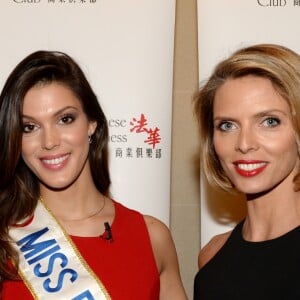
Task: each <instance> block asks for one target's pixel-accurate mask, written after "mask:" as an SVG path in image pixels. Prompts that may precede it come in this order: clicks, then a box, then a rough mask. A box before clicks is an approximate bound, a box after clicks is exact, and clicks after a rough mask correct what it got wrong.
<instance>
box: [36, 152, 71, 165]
mask: <svg viewBox="0 0 300 300" xmlns="http://www.w3.org/2000/svg"><path fill="white" fill-rule="evenodd" d="M68 157H69V154H67V155H64V156H61V157H57V158H52V159H42V162H43V163H44V164H47V165H59V164H61V163H62V162H64V161H65V160H66V159H67V158H68Z"/></svg>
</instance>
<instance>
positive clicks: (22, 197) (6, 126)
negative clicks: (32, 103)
mask: <svg viewBox="0 0 300 300" xmlns="http://www.w3.org/2000/svg"><path fill="white" fill-rule="evenodd" d="M51 82H59V83H60V84H63V85H65V86H66V87H67V88H69V89H70V90H71V91H73V93H74V94H75V95H76V97H77V98H78V99H79V101H80V102H81V105H82V107H83V110H84V112H85V114H86V115H87V118H88V119H89V120H90V121H96V122H97V128H96V130H95V132H94V134H93V137H92V140H93V142H92V143H91V144H90V150H89V161H90V167H91V173H92V176H93V180H94V183H95V185H96V187H97V189H98V190H99V191H100V192H101V193H103V194H105V195H107V194H108V189H109V185H110V176H109V170H108V150H107V144H108V127H107V121H106V117H105V115H104V113H103V111H102V109H101V107H100V105H99V102H98V99H97V96H96V95H95V93H94V92H93V90H92V88H91V86H90V84H89V82H88V81H87V79H86V77H85V75H84V73H83V71H82V70H81V68H80V67H79V66H78V64H77V63H76V62H75V61H74V59H72V58H71V57H70V56H68V55H67V54H65V53H62V52H58V51H37V52H34V53H32V54H30V55H29V56H27V57H26V58H24V59H23V60H22V61H21V62H20V63H19V64H18V65H17V66H16V67H15V68H14V70H13V71H12V72H11V74H10V75H9V77H8V78H7V80H6V82H5V84H4V87H3V89H2V92H1V95H0V128H1V129H0V130H1V131H0V145H1V150H0V280H1V282H3V280H5V279H6V278H13V277H15V275H16V274H15V273H14V272H12V270H11V268H8V267H7V266H8V265H7V263H8V261H12V262H13V263H14V264H15V265H17V264H18V256H17V254H16V253H15V251H14V250H13V248H12V246H11V242H10V238H9V227H10V226H11V225H12V224H15V223H17V222H19V221H20V220H22V219H24V218H25V217H28V216H30V215H32V214H33V212H34V209H35V207H36V205H37V201H38V198H39V194H40V191H39V181H38V179H37V178H36V176H35V175H34V174H33V173H32V172H31V170H30V169H29V168H28V167H27V165H26V164H25V163H24V161H23V159H22V156H21V152H22V149H21V147H22V132H23V128H22V127H23V124H22V110H23V100H24V97H25V95H26V93H27V92H28V90H29V89H30V88H32V87H33V86H35V85H37V84H49V83H51Z"/></svg>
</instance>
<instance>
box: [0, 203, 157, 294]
mask: <svg viewBox="0 0 300 300" xmlns="http://www.w3.org/2000/svg"><path fill="white" fill-rule="evenodd" d="M114 204H115V219H114V222H113V224H112V225H111V232H112V237H113V241H110V240H106V239H103V238H102V237H77V236H72V240H73V242H74V243H75V245H76V246H77V248H78V250H79V251H80V253H81V255H82V256H83V257H84V258H85V260H86V262H87V263H88V265H89V266H90V268H91V269H92V270H93V271H94V273H95V274H96V275H97V276H98V277H99V278H100V280H101V281H102V283H103V285H104V286H105V287H106V290H107V291H108V293H109V295H110V296H111V299H113V300H135V299H137V300H141V299H143V300H155V299H159V290H160V282H159V273H158V270H157V266H156V263H155V258H154V255H153V251H152V247H151V242H150V237H149V234H148V230H147V227H146V224H145V221H144V218H143V216H142V215H141V214H140V213H139V212H137V211H134V210H131V209H128V208H126V207H124V206H123V205H121V204H120V203H118V202H114ZM2 299H4V300H7V299H11V300H32V299H33V296H32V295H31V293H30V292H29V290H28V289H27V287H26V286H25V284H24V283H23V281H21V280H20V281H5V282H4V285H3V291H2ZM58 300H62V299H58Z"/></svg>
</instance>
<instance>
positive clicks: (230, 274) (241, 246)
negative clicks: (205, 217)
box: [194, 222, 300, 300]
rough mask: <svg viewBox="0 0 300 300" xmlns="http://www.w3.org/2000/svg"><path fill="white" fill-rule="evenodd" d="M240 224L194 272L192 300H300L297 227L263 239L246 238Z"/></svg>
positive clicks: (299, 234) (299, 230)
mask: <svg viewBox="0 0 300 300" xmlns="http://www.w3.org/2000/svg"><path fill="white" fill-rule="evenodd" d="M242 227H243V222H242V223H240V224H238V225H237V226H236V227H235V228H234V230H233V232H232V233H231V235H230V237H229V239H228V240H227V241H226V243H225V244H224V246H223V247H222V248H221V249H220V251H219V252H218V253H217V254H216V255H215V256H214V257H213V258H212V259H211V260H210V261H209V262H208V263H207V264H206V265H205V266H204V267H203V268H201V269H200V270H199V272H198V273H197V275H196V277H195V282H194V300H269V299H270V300H277V299H278V300H296V299H297V300H300V226H299V227H296V228H295V229H293V230H291V231H289V232H288V233H286V234H284V235H283V236H281V237H278V238H275V239H272V240H268V241H263V242H248V241H245V240H244V239H243V237H242Z"/></svg>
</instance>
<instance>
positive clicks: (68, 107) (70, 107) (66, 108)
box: [22, 105, 78, 119]
mask: <svg viewBox="0 0 300 300" xmlns="http://www.w3.org/2000/svg"><path fill="white" fill-rule="evenodd" d="M68 109H75V110H78V108H77V107H75V106H71V105H70V106H66V107H63V108H62V109H59V110H58V111H57V112H55V113H54V117H57V116H59V115H60V114H62V113H63V112H64V111H65V110H68ZM22 118H27V119H34V118H33V117H31V116H27V115H22Z"/></svg>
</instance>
